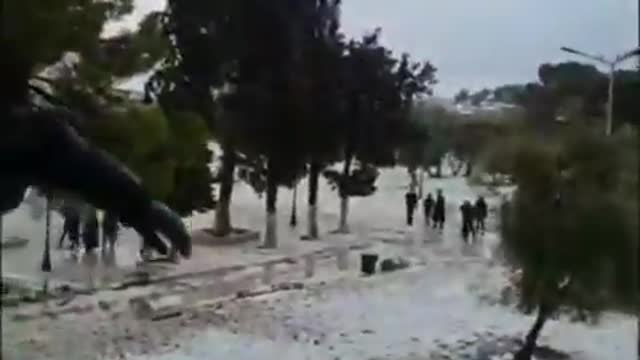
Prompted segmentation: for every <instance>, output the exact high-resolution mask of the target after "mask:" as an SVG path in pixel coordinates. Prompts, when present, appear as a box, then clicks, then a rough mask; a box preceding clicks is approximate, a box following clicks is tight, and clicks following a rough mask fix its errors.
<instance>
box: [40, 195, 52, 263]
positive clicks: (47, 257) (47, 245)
mask: <svg viewBox="0 0 640 360" xmlns="http://www.w3.org/2000/svg"><path fill="white" fill-rule="evenodd" d="M46 201H47V205H46V209H45V218H44V219H45V220H44V251H43V253H42V264H41V267H40V269H41V270H42V271H44V272H47V273H48V272H51V241H50V237H51V195H49V192H47V195H46Z"/></svg>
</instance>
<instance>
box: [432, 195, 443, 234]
mask: <svg viewBox="0 0 640 360" xmlns="http://www.w3.org/2000/svg"><path fill="white" fill-rule="evenodd" d="M431 219H432V220H433V227H434V228H438V229H440V230H442V229H443V228H444V221H445V199H444V195H442V190H438V195H437V196H436V203H435V204H434V206H433V214H432V216H431Z"/></svg>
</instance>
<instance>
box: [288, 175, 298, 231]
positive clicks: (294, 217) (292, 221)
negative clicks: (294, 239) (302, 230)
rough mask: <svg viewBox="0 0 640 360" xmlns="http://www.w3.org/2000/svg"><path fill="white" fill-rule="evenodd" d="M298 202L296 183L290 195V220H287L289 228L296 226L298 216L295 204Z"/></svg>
mask: <svg viewBox="0 0 640 360" xmlns="http://www.w3.org/2000/svg"><path fill="white" fill-rule="evenodd" d="M297 201H298V183H297V182H296V184H295V185H293V192H292V194H291V218H290V219H289V226H291V227H296V226H297V225H298V214H297V211H296V203H297Z"/></svg>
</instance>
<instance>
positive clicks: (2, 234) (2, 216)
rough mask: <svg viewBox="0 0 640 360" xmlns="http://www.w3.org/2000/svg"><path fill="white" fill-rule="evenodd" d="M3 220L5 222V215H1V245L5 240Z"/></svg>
mask: <svg viewBox="0 0 640 360" xmlns="http://www.w3.org/2000/svg"><path fill="white" fill-rule="evenodd" d="M2 220H4V214H2V213H0V244H1V243H2V240H3V239H4V232H3V231H4V228H3V226H2V225H3V223H2Z"/></svg>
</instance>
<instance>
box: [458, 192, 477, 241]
mask: <svg viewBox="0 0 640 360" xmlns="http://www.w3.org/2000/svg"><path fill="white" fill-rule="evenodd" d="M473 211H474V209H473V206H472V205H471V202H469V200H465V201H464V202H463V203H462V205H461V206H460V212H461V213H462V238H463V239H464V241H465V242H469V235H472V237H475V230H474V227H473Z"/></svg>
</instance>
